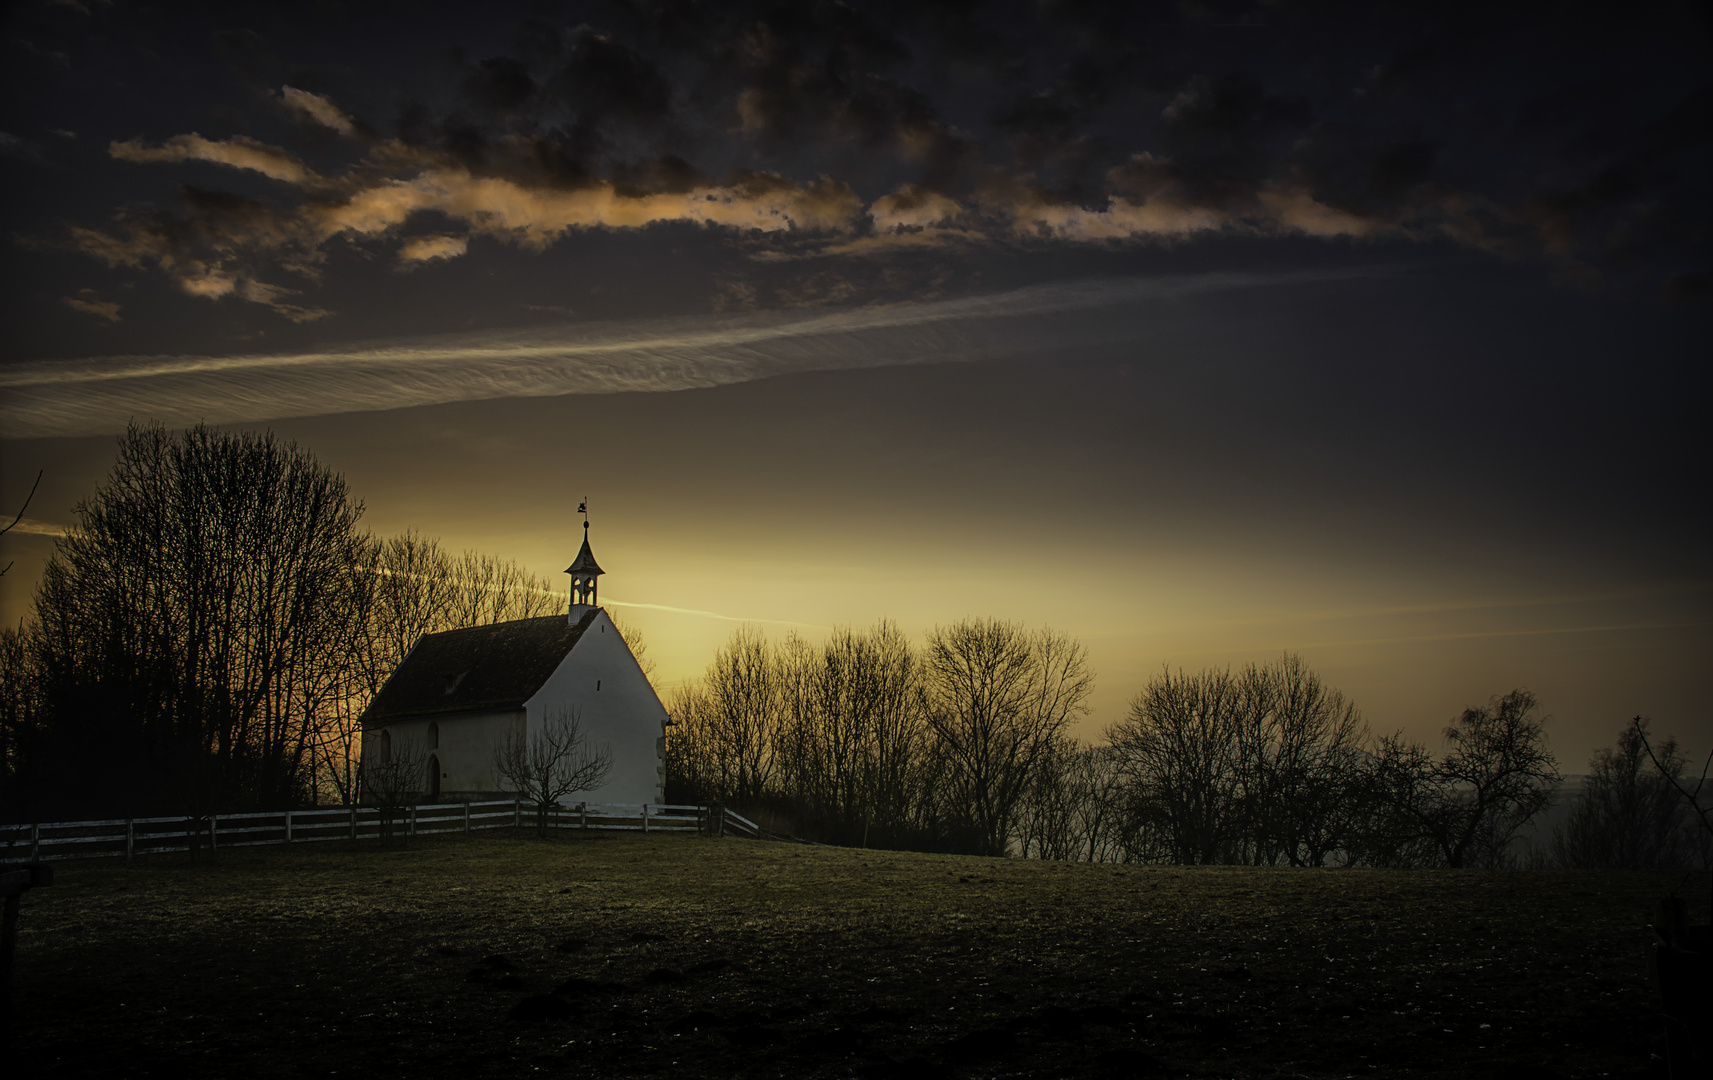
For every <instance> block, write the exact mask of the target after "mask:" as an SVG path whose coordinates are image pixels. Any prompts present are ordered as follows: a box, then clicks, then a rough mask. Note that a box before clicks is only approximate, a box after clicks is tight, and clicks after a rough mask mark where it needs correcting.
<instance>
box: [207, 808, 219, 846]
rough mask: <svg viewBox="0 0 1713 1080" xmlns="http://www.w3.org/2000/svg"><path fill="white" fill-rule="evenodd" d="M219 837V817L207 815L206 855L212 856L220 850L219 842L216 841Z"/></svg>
mask: <svg viewBox="0 0 1713 1080" xmlns="http://www.w3.org/2000/svg"><path fill="white" fill-rule="evenodd" d="M219 835H220V815H219V814H209V815H208V853H209V854H210V855H212V854H214V853H215V852H216V851H219V850H220V841H219V839H218V837H219Z"/></svg>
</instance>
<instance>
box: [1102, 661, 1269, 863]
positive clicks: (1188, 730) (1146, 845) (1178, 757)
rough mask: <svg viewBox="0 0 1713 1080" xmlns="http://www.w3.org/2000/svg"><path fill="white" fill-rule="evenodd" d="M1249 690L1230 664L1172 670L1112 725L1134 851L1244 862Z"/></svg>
mask: <svg viewBox="0 0 1713 1080" xmlns="http://www.w3.org/2000/svg"><path fill="white" fill-rule="evenodd" d="M1243 694H1244V687H1243V686H1242V685H1241V684H1240V683H1239V681H1238V680H1237V679H1235V678H1234V677H1232V675H1231V673H1230V672H1229V671H1219V670H1208V671H1203V672H1200V673H1198V674H1194V675H1190V674H1186V673H1185V672H1183V671H1179V672H1177V673H1176V674H1173V673H1172V671H1171V670H1170V669H1166V670H1163V671H1161V672H1160V674H1158V675H1156V676H1155V677H1154V678H1153V679H1151V680H1149V682H1148V684H1147V686H1145V687H1144V688H1143V689H1142V692H1141V693H1140V694H1138V695H1137V696H1136V698H1135V699H1134V700H1133V701H1132V702H1131V703H1130V714H1129V716H1127V717H1126V718H1125V719H1124V720H1122V721H1119V722H1118V723H1116V724H1113V725H1111V726H1110V727H1108V728H1107V731H1106V737H1107V741H1108V743H1109V744H1110V745H1111V746H1112V751H1113V753H1114V754H1115V755H1116V756H1117V761H1118V768H1119V771H1120V773H1121V775H1122V776H1123V778H1124V791H1125V793H1126V814H1127V817H1128V823H1127V826H1126V831H1127V846H1128V847H1129V849H1130V857H1132V858H1134V859H1137V860H1139V861H1147V862H1172V863H1186V864H1197V863H1217V862H1233V861H1237V860H1238V853H1239V852H1240V851H1241V850H1242V848H1243V846H1244V843H1245V840H1246V837H1247V831H1248V821H1247V815H1248V806H1247V805H1246V801H1245V800H1246V788H1245V782H1246V780H1247V774H1248V765H1249V763H1248V761H1247V747H1246V746H1245V744H1244V738H1243V735H1244V730H1243V728H1244V713H1245V703H1244V701H1243Z"/></svg>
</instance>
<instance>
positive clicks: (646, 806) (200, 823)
mask: <svg viewBox="0 0 1713 1080" xmlns="http://www.w3.org/2000/svg"><path fill="white" fill-rule="evenodd" d="M535 824H536V809H535V807H534V806H532V805H530V804H527V803H524V802H522V801H521V800H517V799H500V800H493V801H489V802H456V803H438V804H434V805H429V806H409V807H399V808H396V809H393V810H391V811H387V810H383V809H380V808H378V807H373V806H339V807H330V808H322V809H315V810H272V811H262V812H260V813H250V814H216V815H214V816H212V817H205V818H185V817H182V816H181V817H141V818H108V819H106V820H103V821H50V822H40V823H33V824H29V825H0V864H3V863H13V862H30V863H39V862H47V861H49V860H55V859H99V858H125V859H131V858H135V857H136V856H138V855H152V854H157V853H161V852H169V851H190V850H191V849H192V848H195V847H202V846H206V847H207V848H208V849H209V850H210V851H218V850H219V849H221V848H229V847H260V846H264V845H279V844H306V843H314V842H316V841H322V840H374V839H378V838H379V837H381V836H382V835H383V832H384V831H385V830H387V829H389V828H390V829H391V830H392V831H394V832H396V833H400V834H403V835H407V836H425V835H433V834H436V833H472V832H476V831H478V830H480V829H506V828H518V827H523V826H533V825H535ZM548 827H549V828H551V829H556V830H560V829H578V830H583V829H598V830H602V831H610V832H611V831H624V832H645V833H647V832H706V833H712V834H717V835H722V836H723V835H725V833H726V832H727V831H730V832H731V833H732V834H733V835H736V836H748V837H751V838H753V839H758V840H759V839H762V838H763V835H764V830H763V829H761V828H760V827H759V826H757V825H756V824H755V823H754V822H753V821H750V820H749V819H748V818H746V817H744V816H743V815H741V814H739V813H736V812H735V811H733V810H730V809H728V808H726V807H724V806H721V805H720V804H718V803H716V804H714V805H712V806H704V805H696V804H683V803H573V804H571V805H569V806H567V805H563V804H561V805H559V806H556V807H555V808H554V809H553V810H552V811H550V812H549V814H548Z"/></svg>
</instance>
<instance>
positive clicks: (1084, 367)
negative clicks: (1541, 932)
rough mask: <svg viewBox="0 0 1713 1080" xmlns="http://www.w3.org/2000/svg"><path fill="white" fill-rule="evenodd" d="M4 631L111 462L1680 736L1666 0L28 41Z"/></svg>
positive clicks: (157, 25)
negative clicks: (583, 508) (137, 452)
mask: <svg viewBox="0 0 1713 1080" xmlns="http://www.w3.org/2000/svg"><path fill="white" fill-rule="evenodd" d="M0 49H3V50H4V63H0V69H3V72H4V73H3V74H0V80H4V86H5V92H4V95H3V99H0V177H3V178H4V189H3V190H4V191H5V193H6V197H5V198H4V199H3V200H0V218H3V221H0V237H3V242H4V249H3V250H4V252H5V256H4V261H3V264H0V272H3V275H4V277H3V279H0V280H3V284H0V317H3V318H4V320H5V325H6V326H7V328H8V329H7V333H6V334H5V335H4V337H3V339H0V455H3V457H0V506H4V507H5V508H7V510H8V515H9V514H10V513H12V512H16V507H18V506H19V505H21V504H22V502H23V500H24V497H25V495H26V494H27V493H28V492H29V490H30V486H31V484H32V483H33V482H34V480H35V478H36V476H37V473H38V472H40V473H41V474H42V480H41V486H40V489H39V490H38V491H37V493H36V495H35V497H34V500H33V501H32V502H31V503H30V505H29V508H28V511H27V513H26V515H25V519H24V521H23V522H21V523H20V525H19V526H18V528H16V529H14V530H13V531H12V532H11V533H9V534H7V535H6V536H5V537H3V538H0V563H3V562H4V561H7V560H10V561H12V563H13V566H12V569H11V571H10V572H9V573H8V574H6V575H5V577H4V578H0V617H4V618H5V619H6V620H7V621H8V623H12V622H15V621H16V620H18V619H20V618H23V617H25V616H26V615H27V612H28V607H29V602H30V595H31V590H32V589H33V588H34V584H35V581H36V579H37V576H38V575H39V573H40V570H41V567H42V565H43V563H44V561H45V560H46V559H47V558H48V557H49V556H50V555H51V552H52V546H53V539H54V536H55V534H57V533H58V532H60V531H62V530H63V529H64V528H65V527H66V526H68V525H72V524H75V521H76V514H75V510H74V507H75V504H76V503H77V501H78V500H79V499H80V498H83V497H85V496H87V495H88V494H89V493H90V492H92V491H93V490H94V489H95V488H96V487H97V486H98V485H99V484H100V483H101V482H102V479H103V477H104V476H105V475H106V473H107V471H108V469H109V468H110V467H111V465H112V461H113V454H114V445H115V442H114V437H115V435H117V434H118V433H119V432H121V431H123V430H124V427H125V425H126V424H127V423H128V422H130V421H132V420H136V421H143V422H147V421H159V422H161V423H165V424H168V425H173V426H183V425H187V424H193V423H198V422H207V423H212V424H220V425H227V426H230V427H233V428H253V429H261V428H268V429H271V430H273V431H274V432H275V433H276V434H278V435H280V436H282V437H284V438H287V439H291V440H296V441H297V442H298V443H300V444H301V445H303V446H306V447H308V448H309V449H311V450H312V451H313V452H314V453H315V454H316V455H317V456H318V457H319V458H320V460H321V461H323V462H324V463H325V464H326V465H328V466H329V467H330V468H332V469H334V470H336V471H338V472H340V473H342V474H343V475H344V476H345V478H346V479H347V481H348V482H349V483H350V485H351V488H352V490H353V492H354V493H355V494H356V495H357V496H358V497H360V498H361V499H362V500H363V502H364V504H365V507H366V511H365V516H364V519H363V520H364V522H365V524H366V525H367V527H369V528H371V529H373V530H375V531H376V532H378V533H382V534H390V533H396V532H402V531H405V530H416V531H419V532H421V533H424V534H426V535H429V536H435V537H438V538H440V539H441V541H442V542H443V543H444V544H446V545H447V546H449V547H451V548H453V549H454V550H457V549H462V548H465V547H474V548H478V549H481V550H483V551H487V552H490V553H492V554H496V555H500V556H502V557H507V558H516V559H518V560H519V561H521V562H522V563H524V564H525V565H526V566H527V567H529V568H530V569H532V570H535V571H536V572H538V573H540V574H543V575H547V576H552V577H553V578H554V579H555V580H561V579H560V573H559V572H560V571H561V570H562V569H563V567H564V566H565V565H567V564H568V563H569V562H570V560H571V558H572V556H573V555H574V554H575V551H576V545H577V543H578V542H579V539H580V537H579V535H578V534H579V533H580V532H581V529H580V519H579V518H578V517H577V515H576V514H575V508H576V506H577V504H578V502H579V501H581V500H583V499H585V498H586V499H587V500H588V503H589V509H590V513H591V522H592V527H591V533H590V535H591V539H592V541H593V544H594V548H595V551H596V553H597V555H598V557H599V559H600V562H601V564H602V566H603V567H604V568H605V569H606V571H607V575H606V577H605V578H603V580H602V586H601V597H602V600H603V602H605V603H606V604H607V605H609V607H611V608H612V609H613V610H616V611H617V612H618V613H619V615H620V617H621V618H623V619H625V620H627V621H628V622H629V623H630V624H631V625H633V626H635V627H637V628H638V629H640V630H641V631H642V632H643V633H644V634H645V636H646V638H647V640H648V643H649V651H650V654H651V656H652V657H654V658H655V659H656V660H657V661H658V663H659V668H658V671H657V682H658V683H660V684H661V685H662V687H663V688H667V689H670V688H671V687H672V686H675V685H678V684H681V683H682V682H684V681H685V680H686V679H690V678H693V677H694V676H695V675H696V674H697V673H698V672H699V671H700V670H701V669H702V668H703V667H704V666H705V665H706V664H707V662H708V660H709V659H710V658H711V656H712V654H713V652H714V650H715V649H716V648H717V647H718V646H719V645H720V644H721V642H723V641H724V640H725V639H726V638H727V636H728V635H729V634H730V633H731V632H732V631H733V630H734V629H736V628H737V627H739V626H741V625H742V624H743V623H745V622H753V623H755V624H756V625H758V626H760V627H762V628H763V629H765V630H766V631H767V632H768V633H769V634H770V635H775V636H782V635H785V634H788V633H792V632H796V633H800V634H803V635H805V636H807V637H810V638H816V637H818V636H820V635H824V634H825V633H826V632H827V631H828V630H829V629H830V628H832V627H834V626H847V625H848V626H856V627H859V628H860V627H865V626H870V625H872V624H873V623H874V622H875V621H876V620H877V619H882V618H889V619H892V620H894V621H896V622H897V623H898V624H899V625H900V626H901V627H902V628H904V629H905V630H906V631H908V632H909V633H911V634H913V635H918V636H919V635H921V634H923V633H925V632H926V631H927V630H929V629H930V628H932V627H933V626H935V625H944V624H947V623H950V622H952V621H955V620H958V619H961V618H965V617H970V616H983V617H996V618H1001V619H1007V620H1012V621H1016V622H1022V623H1025V624H1028V625H1030V626H1043V625H1044V626H1051V627H1053V628H1054V629H1056V630H1060V631H1063V632H1065V633H1068V634H1071V635H1073V636H1075V637H1077V638H1078V639H1080V640H1081V641H1082V642H1083V643H1084V644H1085V645H1086V646H1087V647H1088V649H1089V653H1090V658H1091V663H1092V666H1093V668H1094V670H1095V672H1096V676H1097V682H1096V689H1095V693H1094V696H1093V698H1092V699H1091V706H1092V708H1091V711H1090V713H1089V715H1088V716H1087V717H1085V718H1083V719H1082V720H1081V721H1080V722H1079V731H1080V733H1081V734H1082V735H1083V736H1084V737H1087V738H1098V737H1099V734H1100V731H1101V730H1102V728H1103V727H1104V726H1105V725H1107V724H1110V723H1113V722H1115V721H1117V720H1119V719H1121V718H1122V717H1123V716H1124V715H1125V713H1126V710H1127V708H1128V703H1129V701H1130V700H1131V699H1132V697H1133V696H1134V695H1135V694H1136V693H1137V691H1139V690H1140V689H1141V687H1142V686H1143V685H1144V684H1145V683H1146V681H1147V680H1148V679H1149V678H1151V677H1153V676H1154V675H1155V674H1157V673H1159V672H1160V671H1161V670H1162V669H1164V668H1168V667H1169V668H1172V669H1178V668H1184V669H1189V670H1195V669H1198V668H1202V667H1207V666H1217V667H1226V666H1241V665H1243V664H1247V663H1251V662H1265V661H1267V660H1269V659H1272V658H1276V657H1278V656H1279V655H1281V654H1282V653H1284V652H1287V651H1290V652H1296V653H1299V654H1301V655H1302V656H1303V657H1304V658H1305V660H1307V661H1308V662H1309V664H1310V665H1311V666H1312V667H1313V668H1314V669H1315V670H1317V671H1318V672H1320V673H1321V674H1322V675H1323V676H1324V677H1325V678H1326V679H1327V680H1328V681H1329V682H1330V683H1332V684H1333V685H1335V686H1337V687H1339V688H1341V689H1342V690H1344V691H1345V692H1346V693H1347V694H1348V695H1349V696H1351V697H1352V698H1353V699H1354V700H1355V701H1356V702H1357V703H1358V705H1359V706H1360V707H1361V709H1362V711H1363V714H1364V716H1365V717H1366V719H1367V720H1368V722H1369V724H1370V725H1371V727H1372V728H1373V729H1374V730H1375V731H1376V732H1392V731H1400V730H1401V731H1403V732H1405V733H1406V734H1407V735H1409V736H1410V737H1412V738H1415V739H1418V740H1421V741H1424V742H1427V743H1429V744H1430V745H1435V746H1437V744H1438V740H1439V732H1440V729H1441V728H1443V726H1444V725H1445V724H1446V723H1447V722H1448V721H1450V720H1451V719H1452V718H1453V717H1455V716H1456V715H1457V714H1458V713H1459V712H1461V711H1462V710H1463V709H1464V708H1466V707H1469V706H1474V705H1481V704H1485V703H1486V702H1487V701H1488V700H1489V699H1491V698H1492V697H1494V696H1496V695H1500V694H1504V693H1506V692H1508V691H1509V690H1511V689H1513V688H1516V687H1527V688H1529V689H1531V690H1533V691H1534V692H1535V693H1536V695H1537V696H1538V697H1539V698H1540V700H1541V702H1542V706H1543V709H1544V711H1545V712H1546V713H1548V714H1550V715H1551V716H1552V717H1553V720H1552V723H1551V724H1550V725H1549V727H1548V731H1549V732H1550V734H1551V738H1552V747H1553V749H1554V750H1555V752H1557V754H1558V756H1559V759H1560V763H1561V767H1563V768H1564V770H1565V771H1566V772H1582V771H1585V763H1586V761H1587V758H1588V756H1589V754H1590V753H1592V752H1593V751H1594V750H1595V749H1596V748H1597V747H1600V746H1605V745H1610V744H1611V743H1612V742H1613V741H1614V739H1615V737H1616V735H1617V733H1618V731H1619V729H1620V728H1621V727H1622V726H1623V725H1624V724H1625V722H1626V721H1627V720H1628V718H1629V717H1631V716H1634V715H1646V716H1649V717H1651V718H1652V720H1653V724H1654V729H1655V730H1656V731H1659V732H1668V733H1675V734H1677V735H1678V737H1679V738H1680V739H1682V740H1683V742H1684V743H1685V744H1686V746H1687V747H1688V748H1689V749H1690V750H1691V751H1692V752H1694V753H1697V754H1705V753H1706V752H1707V751H1708V749H1709V748H1710V747H1713V663H1710V662H1709V661H1710V659H1713V570H1710V569H1709V567H1710V563H1709V555H1710V554H1713V543H1710V541H1709V539H1708V537H1709V526H1710V525H1713V514H1710V512H1709V508H1708V498H1707V491H1708V483H1707V479H1706V476H1707V465H1708V454H1707V451H1706V443H1707V419H1706V417H1707V414H1708V406H1709V403H1710V401H1709V398H1710V395H1709V375H1708V356H1709V355H1710V354H1713V352H1710V349H1709V344H1710V341H1713V334H1710V330H1713V303H1710V296H1713V278H1710V273H1713V258H1710V257H1709V254H1708V252H1709V239H1710V222H1713V215H1710V213H1709V209H1708V205H1707V203H1708V199H1707V195H1708V182H1707V179H1706V178H1707V176H1708V175H1709V173H1710V172H1713V149H1710V146H1709V132H1713V75H1710V74H1709V73H1710V72H1713V24H1710V22H1709V16H1708V14H1707V10H1706V8H1705V6H1704V5H1695V4H1690V3H1672V2H1661V3H1635V4H1624V5H1609V6H1606V7H1603V8H1597V7H1589V8H1586V9H1573V8H1568V7H1566V6H1564V5H1558V4H1551V5H1549V4H1538V5H1530V4H1506V5H1490V4H1474V5H1458V4H1443V3H1435V4H1421V5H1412V4H1402V3H1401V4H1385V5H1373V4H1356V3H1350V4H1339V3H1289V2H1271V3H1231V4H1198V3H1178V4H1146V3H1125V4H1102V3H1095V2H1092V0H1056V2H1055V0H1038V2H1033V3H977V2H970V0H963V2H951V3H943V4H932V3H922V2H911V3H903V2H881V3H850V4H848V5H847V4H837V3H821V2H815V0H803V2H793V3H780V4H757V3H747V2H722V3H687V2H666V3H648V2H616V3H589V4H557V3H546V2H540V3H511V4H507V3H484V4H481V5H474V4H464V5H435V4H427V3H408V4H407V3H384V2H380V3H361V4H341V3H333V2H322V3H293V4H257V3H244V2H229V3H220V4H200V5H199V4H173V5H158V4H143V3H133V2H126V0H20V2H18V3H15V4H13V5H11V6H10V8H9V9H8V13H7V14H6V15H5V23H4V35H3V41H0Z"/></svg>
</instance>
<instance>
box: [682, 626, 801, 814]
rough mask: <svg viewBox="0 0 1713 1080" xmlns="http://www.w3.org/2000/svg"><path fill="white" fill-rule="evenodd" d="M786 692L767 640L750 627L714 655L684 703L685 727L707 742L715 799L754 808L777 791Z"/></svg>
mask: <svg viewBox="0 0 1713 1080" xmlns="http://www.w3.org/2000/svg"><path fill="white" fill-rule="evenodd" d="M782 690H783V687H782V684H781V671H780V665H779V663H778V662H777V658H776V657H775V655H774V652H773V650H772V649H770V648H769V647H768V643H767V638H766V636H765V635H764V634H762V632H761V631H760V630H757V629H756V628H754V627H751V626H744V627H741V628H740V629H738V630H737V632H735V633H734V634H732V637H731V640H730V641H728V642H727V643H726V645H725V646H724V647H722V648H721V649H720V651H719V652H718V653H716V654H715V655H714V661H713V663H711V664H710V665H708V671H707V674H705V675H704V676H703V678H702V686H701V689H700V690H699V691H697V692H693V693H690V694H686V695H683V696H681V697H680V698H679V701H678V705H679V707H680V709H682V710H684V712H685V714H686V715H684V716H682V717H680V721H681V722H688V724H689V725H690V726H691V728H692V730H693V731H696V732H698V733H699V734H700V737H701V739H702V740H703V742H704V745H705V749H704V751H703V753H704V755H705V760H706V761H707V763H708V765H709V772H708V774H707V776H706V777H705V781H706V782H707V783H708V784H709V785H711V787H710V791H709V794H711V795H712V796H713V797H714V798H718V799H722V800H731V801H735V802H738V803H740V804H743V805H750V804H753V803H754V802H755V801H756V800H758V799H760V798H761V797H762V796H763V795H764V794H766V793H768V792H770V791H772V789H773V782H774V775H775V767H776V764H777V762H776V758H775V752H776V750H777V741H778V737H779V735H780V731H781V728H782Z"/></svg>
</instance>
